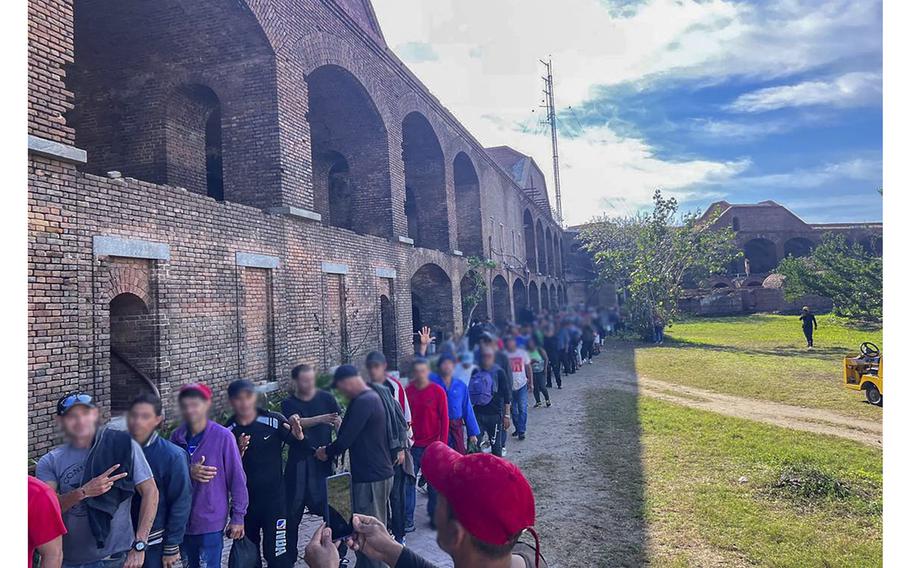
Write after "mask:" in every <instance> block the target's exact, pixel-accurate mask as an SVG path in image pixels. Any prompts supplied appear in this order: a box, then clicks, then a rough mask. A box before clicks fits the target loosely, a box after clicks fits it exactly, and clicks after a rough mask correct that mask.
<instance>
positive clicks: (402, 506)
mask: <svg viewBox="0 0 910 568" xmlns="http://www.w3.org/2000/svg"><path fill="white" fill-rule="evenodd" d="M366 367H367V377H368V378H369V380H370V386H371V387H372V388H373V390H375V391H376V392H377V393H378V394H379V395H380V397H381V398H382V399H383V405H384V406H385V409H386V415H387V418H388V420H386V429H387V432H386V433H387V434H388V438H389V448H390V450H391V452H392V464H393V466H394V468H395V477H394V478H393V480H392V492H391V493H390V494H389V514H390V516H389V528H390V529H391V530H392V534H393V535H395V538H396V539H397V540H398V542H402V543H403V542H404V539H405V534H406V533H407V532H408V531H407V529H408V528H413V527H408V525H407V515H406V513H405V511H406V510H407V505H406V503H407V498H406V490H407V480H408V479H409V478H413V477H414V461H413V459H411V452H410V445H411V406H410V404H409V403H408V396H407V394H405V389H404V387H403V386H401V383H400V382H398V380H397V379H395V377H392V376H390V375H389V374H388V373H387V369H388V363H387V362H386V358H385V355H383V354H382V353H380V352H379V351H371V352H370V353H368V354H367V359H366Z"/></svg>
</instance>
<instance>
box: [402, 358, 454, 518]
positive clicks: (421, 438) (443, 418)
mask: <svg viewBox="0 0 910 568" xmlns="http://www.w3.org/2000/svg"><path fill="white" fill-rule="evenodd" d="M405 390H406V391H407V395H408V402H409V403H410V405H411V429H412V431H413V432H414V446H413V447H412V448H411V457H413V458H414V475H415V476H416V475H417V474H418V473H420V460H421V458H422V457H423V452H424V451H425V450H426V449H427V447H428V446H429V445H430V444H432V443H433V442H442V443H443V444H445V443H447V442H448V439H449V403H448V401H447V400H446V391H445V390H444V389H443V388H442V387H440V386H439V385H437V384H435V383H433V382H432V381H430V363H429V361H427V360H426V359H424V358H422V357H418V358H417V359H415V360H414V362H413V363H412V365H411V380H410V382H409V383H408V387H407V389H405ZM406 498H407V503H406V506H407V524H408V526H409V527H412V526H414V510H415V509H416V508H417V483H416V479H412V478H409V479H408V488H407V494H406ZM435 510H436V490H435V489H433V487H431V486H430V485H427V513H428V514H429V516H430V526H432V527H433V528H434V529H435V528H436V526H435V524H434V523H433V512H434V511H435Z"/></svg>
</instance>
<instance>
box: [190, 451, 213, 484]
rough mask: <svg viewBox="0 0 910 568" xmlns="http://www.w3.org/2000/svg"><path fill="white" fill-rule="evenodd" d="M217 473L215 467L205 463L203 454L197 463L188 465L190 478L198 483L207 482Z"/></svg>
mask: <svg viewBox="0 0 910 568" xmlns="http://www.w3.org/2000/svg"><path fill="white" fill-rule="evenodd" d="M217 473H218V468H217V467H215V466H212V465H205V456H202V459H201V460H199V463H194V464H193V465H191V466H190V479H192V480H193V481H196V482H199V483H208V482H209V481H211V480H213V479H215V475H216V474H217Z"/></svg>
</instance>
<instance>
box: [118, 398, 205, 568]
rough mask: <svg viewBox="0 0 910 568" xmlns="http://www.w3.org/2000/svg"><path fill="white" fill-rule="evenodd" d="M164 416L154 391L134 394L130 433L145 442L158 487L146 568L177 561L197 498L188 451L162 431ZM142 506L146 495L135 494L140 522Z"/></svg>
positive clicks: (136, 517) (136, 516)
mask: <svg viewBox="0 0 910 568" xmlns="http://www.w3.org/2000/svg"><path fill="white" fill-rule="evenodd" d="M163 418H164V417H163V416H162V415H161V399H160V398H158V397H157V396H155V395H154V394H151V393H144V394H140V395H139V396H137V397H136V398H134V399H133V401H132V402H131V403H130V408H129V410H128V411H127V413H126V426H127V429H128V430H129V433H130V436H132V437H133V439H134V440H136V443H138V444H139V445H140V446H142V452H143V453H144V454H145V459H146V461H148V464H149V466H150V467H151V468H152V474H153V475H154V478H155V485H156V486H157V487H158V511H157V513H156V515H155V521H154V522H153V523H152V530H151V532H150V533H149V542H148V548H147V549H146V551H145V564H144V565H143V566H144V568H173V567H174V566H176V565H177V561H178V560H179V559H180V544H181V543H182V542H183V533H184V532H185V531H186V523H187V520H189V517H190V506H191V505H192V499H193V497H192V489H191V485H190V470H189V465H188V462H187V456H186V452H184V451H183V450H181V449H180V448H178V447H177V446H175V445H174V444H172V443H171V442H169V441H167V440H165V439H164V438H162V437H161V436H159V435H158V427H159V426H161V421H162V420H163ZM141 509H142V499H141V498H139V497H134V498H133V506H132V513H133V522H134V523H138V522H139V518H140V516H141V514H140V511H141Z"/></svg>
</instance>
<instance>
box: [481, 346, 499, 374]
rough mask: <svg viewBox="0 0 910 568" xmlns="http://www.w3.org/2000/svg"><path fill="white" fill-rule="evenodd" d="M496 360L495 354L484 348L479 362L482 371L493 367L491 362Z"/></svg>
mask: <svg viewBox="0 0 910 568" xmlns="http://www.w3.org/2000/svg"><path fill="white" fill-rule="evenodd" d="M495 360H496V354H495V353H494V352H493V350H492V349H490V348H484V350H483V351H482V352H481V354H480V361H481V364H482V365H483V367H484V369H489V368H490V367H492V366H493V362H494V361H495Z"/></svg>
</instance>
